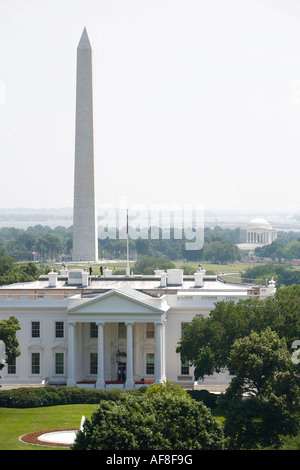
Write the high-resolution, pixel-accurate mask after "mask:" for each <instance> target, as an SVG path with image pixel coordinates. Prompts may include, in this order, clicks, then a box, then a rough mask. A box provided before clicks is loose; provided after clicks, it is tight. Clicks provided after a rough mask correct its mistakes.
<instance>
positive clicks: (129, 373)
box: [125, 323, 134, 389]
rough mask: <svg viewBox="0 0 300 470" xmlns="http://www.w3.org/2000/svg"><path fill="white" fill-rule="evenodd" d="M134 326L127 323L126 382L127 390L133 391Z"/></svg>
mask: <svg viewBox="0 0 300 470" xmlns="http://www.w3.org/2000/svg"><path fill="white" fill-rule="evenodd" d="M132 329H133V324H132V323H127V366H126V382H125V388H127V389H133V388H134V381H133V335H132Z"/></svg>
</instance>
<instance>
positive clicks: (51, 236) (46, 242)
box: [34, 233, 64, 258]
mask: <svg viewBox="0 0 300 470" xmlns="http://www.w3.org/2000/svg"><path fill="white" fill-rule="evenodd" d="M34 249H35V250H36V251H38V252H40V253H44V254H45V256H50V257H52V258H55V257H57V256H59V255H60V254H61V253H62V252H63V249H64V245H63V240H62V236H61V235H59V234H58V233H45V234H43V235H41V236H40V237H38V238H37V240H36V242H35V244H34Z"/></svg>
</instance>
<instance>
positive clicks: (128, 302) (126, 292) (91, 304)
mask: <svg viewBox="0 0 300 470" xmlns="http://www.w3.org/2000/svg"><path fill="white" fill-rule="evenodd" d="M167 310H168V307H167V306H166V303H165V302H162V300H161V299H156V298H153V297H151V296H148V295H147V294H143V293H141V292H137V291H135V290H134V289H131V288H129V289H128V286H126V288H124V289H122V288H120V289H115V290H110V291H108V292H106V293H104V294H99V295H97V296H95V297H92V298H88V299H86V298H80V299H77V298H74V299H70V304H69V308H68V313H69V315H74V316H78V315H84V316H89V315H92V316H94V315H100V316H103V315H104V316H105V317H108V316H113V317H114V316H126V317H127V318H128V317H129V316H138V315H141V316H147V315H152V316H161V315H162V314H164V313H165V312H166V311H167Z"/></svg>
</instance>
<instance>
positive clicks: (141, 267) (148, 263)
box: [133, 256, 175, 274]
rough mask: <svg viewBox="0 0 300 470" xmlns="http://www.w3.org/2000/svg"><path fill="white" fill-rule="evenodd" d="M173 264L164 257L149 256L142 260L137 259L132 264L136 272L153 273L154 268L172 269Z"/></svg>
mask: <svg viewBox="0 0 300 470" xmlns="http://www.w3.org/2000/svg"><path fill="white" fill-rule="evenodd" d="M174 268H175V264H174V263H172V261H169V260H168V259H165V258H156V257H155V256H149V257H147V258H145V259H144V260H140V261H137V262H136V263H135V264H134V268H133V271H134V272H135V273H136V274H154V270H155V269H174Z"/></svg>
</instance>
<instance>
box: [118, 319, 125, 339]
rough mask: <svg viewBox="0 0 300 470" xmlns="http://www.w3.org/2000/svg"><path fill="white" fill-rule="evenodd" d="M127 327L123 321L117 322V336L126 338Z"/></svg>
mask: <svg viewBox="0 0 300 470" xmlns="http://www.w3.org/2000/svg"><path fill="white" fill-rule="evenodd" d="M126 333H127V328H126V325H125V323H118V338H119V339H126Z"/></svg>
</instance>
